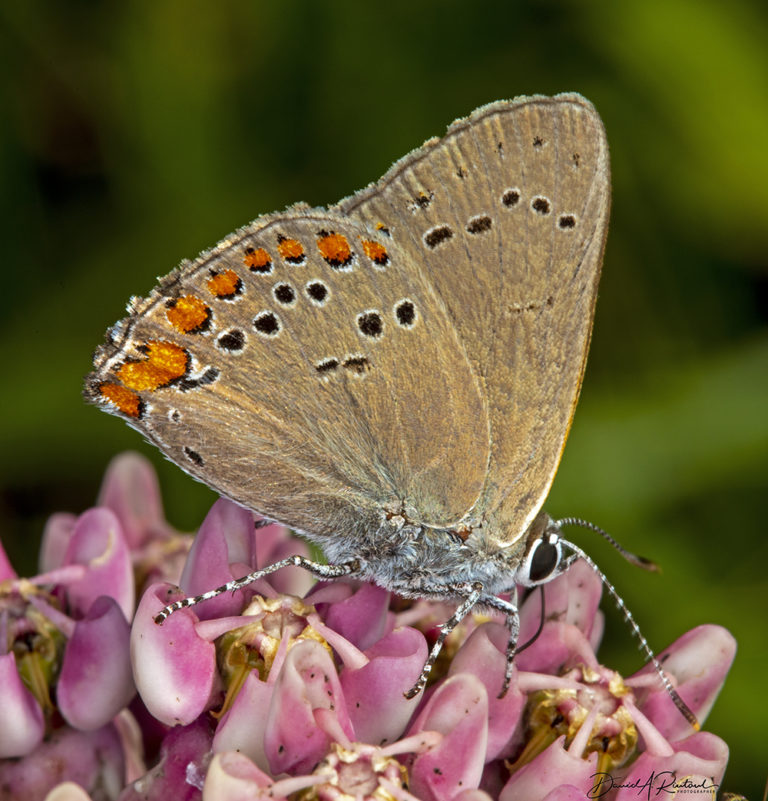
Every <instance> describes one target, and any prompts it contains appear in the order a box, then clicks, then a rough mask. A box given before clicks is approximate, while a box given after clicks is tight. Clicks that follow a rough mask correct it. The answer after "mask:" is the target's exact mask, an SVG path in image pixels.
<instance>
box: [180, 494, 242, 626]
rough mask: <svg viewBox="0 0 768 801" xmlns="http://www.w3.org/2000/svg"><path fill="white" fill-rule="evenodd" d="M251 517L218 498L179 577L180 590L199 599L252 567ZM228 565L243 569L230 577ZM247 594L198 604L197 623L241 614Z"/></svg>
mask: <svg viewBox="0 0 768 801" xmlns="http://www.w3.org/2000/svg"><path fill="white" fill-rule="evenodd" d="M255 534H256V532H255V530H254V521H253V513H252V512H249V511H248V510H247V509H243V507H242V506H238V505H237V504H236V503H232V501H228V500H226V498H219V500H218V501H216V503H214V504H213V506H212V507H211V509H210V511H209V512H208V514H207V515H206V517H205V520H203V524H202V525H201V526H200V530H199V531H198V533H197V536H196V537H195V541H194V543H193V544H192V548H191V550H190V552H189V556H188V557H187V562H186V564H185V565H184V570H183V572H182V574H181V580H180V582H179V584H180V586H181V587H183V589H184V591H185V592H186V593H187V594H188V595H199V594H200V593H203V592H207V591H208V590H212V589H215V588H216V587H220V586H221V585H222V584H226V583H227V582H229V581H232V579H233V578H240V576H244V575H246V574H247V573H248V572H249V571H250V570H252V569H253V567H255V565H256V558H255V556H256V555H255V550H256V543H255ZM232 565H241V566H243V567H242V569H241V570H239V571H237V574H236V575H233V571H232ZM246 593H247V594H248V595H251V594H253V589H251V590H239V591H238V592H236V593H231V592H227V593H224V594H223V595H219V596H218V597H217V598H212V599H211V600H209V601H204V602H203V603H201V604H198V605H197V607H196V608H195V613H196V614H197V616H198V617H199V618H200V619H201V620H207V619H211V618H217V617H227V616H229V615H236V614H239V613H240V612H241V610H242V609H243V607H244V606H245V604H246V595H245V594H246Z"/></svg>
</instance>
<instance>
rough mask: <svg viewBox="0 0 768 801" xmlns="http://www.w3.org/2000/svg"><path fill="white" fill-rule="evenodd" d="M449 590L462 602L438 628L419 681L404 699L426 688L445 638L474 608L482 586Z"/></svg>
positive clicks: (475, 585)
mask: <svg viewBox="0 0 768 801" xmlns="http://www.w3.org/2000/svg"><path fill="white" fill-rule="evenodd" d="M451 589H452V590H454V591H455V592H456V594H457V595H459V596H463V597H464V600H463V601H462V602H461V604H459V606H458V608H457V609H456V611H455V612H454V613H453V614H452V615H451V617H450V618H448V620H446V621H445V623H443V625H442V626H440V633H439V634H438V635H437V640H436V641H435V644H434V645H433V646H432V650H431V651H430V652H429V656H428V657H427V661H426V662H425V663H424V667H423V668H422V669H421V675H420V676H419V680H418V681H417V682H416V684H414V685H413V687H411V689H410V690H408V692H407V693H405V697H406V698H414V697H415V696H417V695H418V694H419V693H420V692H421V691H422V690H423V689H424V687H426V685H427V679H428V678H429V674H430V672H431V671H432V668H433V667H434V666H435V662H436V661H437V657H438V656H439V654H440V651H441V649H442V647H443V643H444V642H445V639H446V637H448V635H449V634H450V633H451V632H452V631H453V630H454V629H455V628H456V626H458V625H459V623H461V621H462V620H463V619H464V618H465V617H466V616H467V615H468V614H469V613H470V612H471V611H472V607H474V606H475V604H476V603H477V602H478V600H479V599H480V597H481V596H482V594H483V585H482V584H480V582H475V583H474V584H470V585H466V586H460V587H451Z"/></svg>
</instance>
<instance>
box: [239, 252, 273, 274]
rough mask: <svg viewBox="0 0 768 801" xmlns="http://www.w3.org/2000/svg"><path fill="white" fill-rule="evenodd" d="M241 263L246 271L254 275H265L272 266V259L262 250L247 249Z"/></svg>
mask: <svg viewBox="0 0 768 801" xmlns="http://www.w3.org/2000/svg"><path fill="white" fill-rule="evenodd" d="M243 262H244V263H245V265H246V267H248V269H250V270H253V271H254V272H255V273H265V272H269V268H270V267H271V266H272V257H271V256H270V255H269V253H267V251H266V250H264V248H256V249H254V248H248V249H247V250H246V251H245V257H244V258H243Z"/></svg>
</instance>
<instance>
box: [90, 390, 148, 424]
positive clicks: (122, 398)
mask: <svg viewBox="0 0 768 801" xmlns="http://www.w3.org/2000/svg"><path fill="white" fill-rule="evenodd" d="M99 393H100V394H101V397H102V398H104V399H105V400H108V401H109V402H110V403H112V404H114V405H115V406H116V407H117V409H118V410H119V411H121V412H122V413H123V414H127V415H128V417H139V415H140V414H141V398H140V397H139V396H138V395H137V394H136V393H135V392H132V391H131V390H130V389H128V388H126V387H123V386H120V384H109V383H105V384H102V385H101V386H100V387H99Z"/></svg>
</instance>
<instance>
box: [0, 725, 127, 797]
mask: <svg viewBox="0 0 768 801" xmlns="http://www.w3.org/2000/svg"><path fill="white" fill-rule="evenodd" d="M3 713H5V710H3ZM3 723H4V724H5V723H6V719H5V716H3ZM0 772H2V793H3V796H2V797H3V798H8V799H19V800H20V801H21V799H23V801H28V800H29V801H32V800H33V799H38V798H45V796H46V794H47V793H49V792H50V791H52V790H53V789H54V788H55V787H57V786H58V785H60V784H62V782H67V781H70V782H75V783H76V784H78V785H80V786H81V787H82V788H84V790H85V791H86V792H88V793H91V794H92V796H93V797H94V798H104V797H105V791H108V792H109V794H110V796H111V797H112V798H115V797H116V796H117V792H118V791H119V788H120V787H122V784H123V774H124V761H123V755H122V753H121V750H120V739H119V737H118V736H117V734H116V733H115V730H114V727H112V726H111V725H110V726H105V727H104V728H102V729H98V730H96V731H91V732H81V731H76V730H74V729H70V728H69V727H66V726H65V727H62V728H60V729H55V730H54V731H53V732H51V733H50V734H49V735H48V736H47V737H46V738H45V740H44V741H43V742H42V743H40V744H39V745H38V746H37V747H36V748H35V749H34V751H33V752H32V753H30V754H29V755H28V756H25V757H24V758H23V759H8V760H5V761H4V762H3V763H2V767H0Z"/></svg>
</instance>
